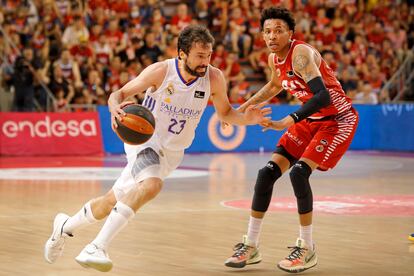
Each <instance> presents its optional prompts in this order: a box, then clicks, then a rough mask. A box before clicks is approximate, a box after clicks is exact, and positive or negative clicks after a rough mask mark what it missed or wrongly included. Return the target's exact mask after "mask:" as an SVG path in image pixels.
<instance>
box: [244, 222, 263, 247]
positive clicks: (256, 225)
mask: <svg viewBox="0 0 414 276" xmlns="http://www.w3.org/2000/svg"><path fill="white" fill-rule="evenodd" d="M262 222H263V219H259V218H254V217H252V216H250V220H249V228H248V229H247V239H248V240H249V241H250V242H252V243H253V245H254V246H255V247H257V246H258V244H259V236H260V230H261V229H262Z"/></svg>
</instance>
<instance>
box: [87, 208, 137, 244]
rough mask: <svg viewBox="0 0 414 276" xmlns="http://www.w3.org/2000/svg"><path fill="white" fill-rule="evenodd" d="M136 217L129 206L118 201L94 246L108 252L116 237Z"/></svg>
mask: <svg viewBox="0 0 414 276" xmlns="http://www.w3.org/2000/svg"><path fill="white" fill-rule="evenodd" d="M134 215H135V212H134V210H132V209H131V207H129V206H128V205H126V204H124V203H122V202H120V201H118V202H117V203H116V204H115V207H114V208H113V209H112V211H111V213H110V214H109V216H108V218H107V219H106V221H105V224H104V226H103V227H102V229H101V231H100V232H99V234H98V235H97V236H96V238H95V240H93V242H92V243H93V244H95V245H96V246H98V247H100V248H103V249H105V250H106V248H107V247H108V245H109V243H110V242H111V241H112V240H113V239H114V238H115V236H116V235H117V234H118V233H119V232H120V231H121V230H122V229H124V228H125V226H126V225H127V224H128V221H129V220H130V219H131V218H132V217H133V216H134Z"/></svg>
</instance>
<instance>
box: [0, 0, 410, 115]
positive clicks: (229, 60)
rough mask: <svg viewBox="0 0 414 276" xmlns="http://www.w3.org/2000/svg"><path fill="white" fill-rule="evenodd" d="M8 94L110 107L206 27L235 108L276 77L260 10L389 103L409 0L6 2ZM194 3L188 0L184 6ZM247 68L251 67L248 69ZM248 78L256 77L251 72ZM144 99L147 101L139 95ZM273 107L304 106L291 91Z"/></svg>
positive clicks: (350, 88) (4, 82) (19, 105)
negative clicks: (193, 30) (285, 20)
mask: <svg viewBox="0 0 414 276" xmlns="http://www.w3.org/2000/svg"><path fill="white" fill-rule="evenodd" d="M0 2H1V6H0V24H1V32H0V41H1V43H0V57H1V60H0V62H1V77H0V93H9V94H13V98H14V100H13V110H15V111H33V110H34V109H35V106H34V104H33V99H36V101H35V102H37V103H38V107H39V106H40V107H42V106H44V103H45V101H46V98H47V93H48V92H47V91H48V90H49V91H50V92H51V93H52V94H53V95H54V97H55V98H56V103H55V107H54V108H55V110H57V111H65V110H67V107H68V104H71V105H76V104H79V105H85V104H99V105H105V104H106V101H107V98H108V96H109V94H110V93H111V92H112V91H115V90H117V89H119V88H120V87H122V86H123V85H124V84H125V83H127V82H128V81H129V80H131V79H132V78H134V77H135V76H136V75H138V74H139V73H140V72H141V71H142V69H143V68H145V67H146V66H148V65H150V64H152V63H154V62H156V61H160V60H164V59H168V58H172V57H175V56H176V54H177V48H176V45H177V35H178V33H179V32H180V30H181V29H182V28H184V27H185V26H187V25H189V24H195V23H198V24H204V25H207V26H208V27H209V29H210V30H211V32H212V33H213V35H214V37H215V39H216V45H215V51H214V53H213V56H212V59H211V64H212V65H214V66H216V67H218V68H220V69H222V70H223V72H224V74H225V77H226V78H227V81H228V85H229V98H230V100H231V102H232V103H242V102H244V101H245V100H246V99H247V98H248V97H250V96H251V95H253V94H254V93H255V92H257V89H258V88H260V86H259V87H257V86H253V85H252V82H251V81H249V74H253V75H255V76H257V75H259V76H262V79H263V84H264V82H265V81H266V79H267V78H269V69H268V68H267V56H268V54H269V53H268V50H267V49H266V46H265V43H264V41H263V39H262V37H261V32H260V12H261V10H262V9H263V8H266V7H269V6H272V5H283V6H285V7H287V8H289V9H290V10H292V11H293V13H294V16H295V18H296V31H295V35H294V38H295V39H298V40H304V41H306V42H308V43H310V44H311V45H313V46H314V47H315V48H317V49H318V50H319V51H320V52H321V53H322V56H323V58H324V59H325V60H326V62H327V63H328V64H329V66H330V67H331V68H332V69H333V70H334V71H335V72H336V73H337V76H338V79H339V80H340V81H341V83H342V85H343V88H344V90H345V91H346V93H347V94H348V95H349V96H350V97H352V98H353V99H354V101H355V102H357V103H372V104H376V103H379V102H386V101H388V100H389V99H390V98H392V97H393V95H391V94H390V93H387V91H385V92H384V91H383V90H382V89H381V88H382V87H383V85H384V83H385V82H386V80H387V79H389V78H390V77H391V76H392V75H393V74H394V73H395V72H396V71H397V69H398V68H399V66H400V65H401V63H402V61H403V60H404V58H405V57H406V55H407V54H408V53H409V51H410V49H412V47H413V44H414V23H413V22H414V7H413V5H412V4H411V2H410V1H387V0H384V1H379V0H378V1H375V0H369V1H362V0H344V1H339V0H329V1H328V0H327V1H322V0H320V1H318V0H284V1H280V0H231V1H223V0H190V1H171V0H170V1H168V0H164V1H156V0H89V1H86V0H54V1H53V0H0ZM184 2H185V3H184ZM246 68H248V69H250V70H245V69H246ZM246 72H248V73H246ZM136 100H137V101H140V100H141V99H138V98H137V99H136ZM273 101H274V102H281V103H287V102H293V103H294V102H295V99H292V97H291V96H290V95H287V94H283V95H280V96H278V97H277V98H275V99H274V100H273Z"/></svg>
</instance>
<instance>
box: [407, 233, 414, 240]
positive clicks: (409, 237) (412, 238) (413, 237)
mask: <svg viewBox="0 0 414 276" xmlns="http://www.w3.org/2000/svg"><path fill="white" fill-rule="evenodd" d="M408 239H409V240H410V241H412V242H414V233H412V234H410V235H409V236H408Z"/></svg>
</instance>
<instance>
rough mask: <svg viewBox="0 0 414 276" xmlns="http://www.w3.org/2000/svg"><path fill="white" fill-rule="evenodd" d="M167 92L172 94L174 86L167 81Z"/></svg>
mask: <svg viewBox="0 0 414 276" xmlns="http://www.w3.org/2000/svg"><path fill="white" fill-rule="evenodd" d="M167 94H168V95H172V94H174V86H173V85H172V83H169V84H168V86H167Z"/></svg>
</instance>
